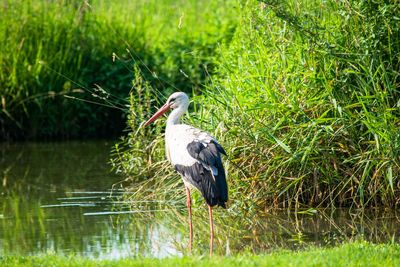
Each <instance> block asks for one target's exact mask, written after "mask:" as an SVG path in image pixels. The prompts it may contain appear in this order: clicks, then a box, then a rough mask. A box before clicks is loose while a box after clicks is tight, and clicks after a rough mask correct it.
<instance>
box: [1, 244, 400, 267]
mask: <svg viewBox="0 0 400 267" xmlns="http://www.w3.org/2000/svg"><path fill="white" fill-rule="evenodd" d="M0 263H1V265H2V266H5V267H6V266H7V267H18V266H27V267H29V266H30V267H34V266H71V267H72V266H210V265H218V266H398V265H399V264H400V246H399V245H373V244H369V243H352V244H345V245H342V246H340V247H335V248H312V249H309V250H307V251H299V252H291V251H279V252H274V253H272V254H267V255H257V256H256V255H236V256H228V257H222V256H215V257H212V258H208V257H199V256H193V257H189V256H186V257H183V258H166V259H149V258H144V259H141V258H133V259H123V260H94V259H85V258H80V257H74V256H70V257H67V256H59V255H45V256H32V257H18V256H6V257H0Z"/></svg>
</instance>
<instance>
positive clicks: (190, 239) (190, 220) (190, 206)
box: [185, 186, 193, 253]
mask: <svg viewBox="0 0 400 267" xmlns="http://www.w3.org/2000/svg"><path fill="white" fill-rule="evenodd" d="M185 188H186V196H187V200H186V204H187V207H188V211H189V252H190V253H192V243H193V225H192V200H191V198H190V190H189V188H188V187H187V186H185Z"/></svg>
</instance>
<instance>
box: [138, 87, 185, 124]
mask: <svg viewBox="0 0 400 267" xmlns="http://www.w3.org/2000/svg"><path fill="white" fill-rule="evenodd" d="M188 106H189V97H188V96H187V94H185V93H184V92H175V93H173V94H172V95H170V96H169V97H168V100H167V102H166V103H165V104H164V105H163V106H162V107H161V108H160V109H159V110H157V112H156V113H154V115H153V116H152V117H151V118H150V119H149V120H148V121H146V122H145V123H144V126H147V125H149V124H150V123H152V122H153V121H155V120H156V119H157V118H158V117H160V116H161V115H163V114H164V113H165V112H167V111H168V110H170V109H176V108H182V109H185V110H186V109H187V108H188Z"/></svg>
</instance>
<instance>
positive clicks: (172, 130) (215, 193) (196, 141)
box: [144, 92, 228, 256]
mask: <svg viewBox="0 0 400 267" xmlns="http://www.w3.org/2000/svg"><path fill="white" fill-rule="evenodd" d="M188 107H189V97H188V95H187V94H185V93H184V92H175V93H173V94H172V95H170V97H169V98H168V100H167V102H166V103H165V104H164V105H163V106H162V107H161V108H160V109H158V111H157V112H156V113H154V115H153V116H152V117H151V118H150V119H148V120H147V121H146V122H145V123H144V126H147V125H149V124H150V123H152V122H154V121H155V120H156V119H157V118H159V117H160V116H162V115H163V114H165V113H166V112H167V111H169V110H172V112H171V113H170V114H169V116H168V118H167V122H166V128H165V152H166V157H167V159H168V161H169V162H170V163H171V164H172V166H173V167H174V168H175V170H176V171H177V172H178V173H179V174H180V175H181V177H182V180H183V183H184V185H185V190H186V197H187V200H186V205H187V208H188V213H189V245H188V247H189V252H190V253H191V252H192V244H193V224H192V208H191V196H190V193H191V192H190V190H191V189H193V188H194V189H197V190H198V191H200V193H201V195H202V196H203V197H204V199H205V201H206V203H207V205H208V213H209V224H210V256H211V255H212V253H213V242H214V224H213V216H212V211H213V207H214V206H220V207H222V208H224V209H226V203H227V201H228V185H227V181H226V173H225V169H224V166H223V162H222V155H225V156H226V152H225V150H224V148H223V147H222V146H221V145H220V144H219V143H218V141H217V140H216V139H215V138H214V137H213V136H212V135H211V134H209V133H207V132H205V131H203V130H201V129H198V128H195V127H193V126H190V125H187V124H183V123H181V121H180V118H181V116H182V115H183V114H184V113H185V112H186V111H187V109H188Z"/></svg>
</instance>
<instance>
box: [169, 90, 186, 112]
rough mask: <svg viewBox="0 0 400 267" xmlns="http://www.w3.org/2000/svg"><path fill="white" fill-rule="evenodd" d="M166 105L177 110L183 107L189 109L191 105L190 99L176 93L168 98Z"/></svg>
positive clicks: (180, 93) (181, 93)
mask: <svg viewBox="0 0 400 267" xmlns="http://www.w3.org/2000/svg"><path fill="white" fill-rule="evenodd" d="M166 105H168V106H169V107H170V108H171V109H176V108H178V107H181V106H184V107H186V108H187V106H188V105H189V97H188V96H187V94H185V93H183V92H175V93H173V94H172V95H170V96H169V97H168V100H167V103H166Z"/></svg>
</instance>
